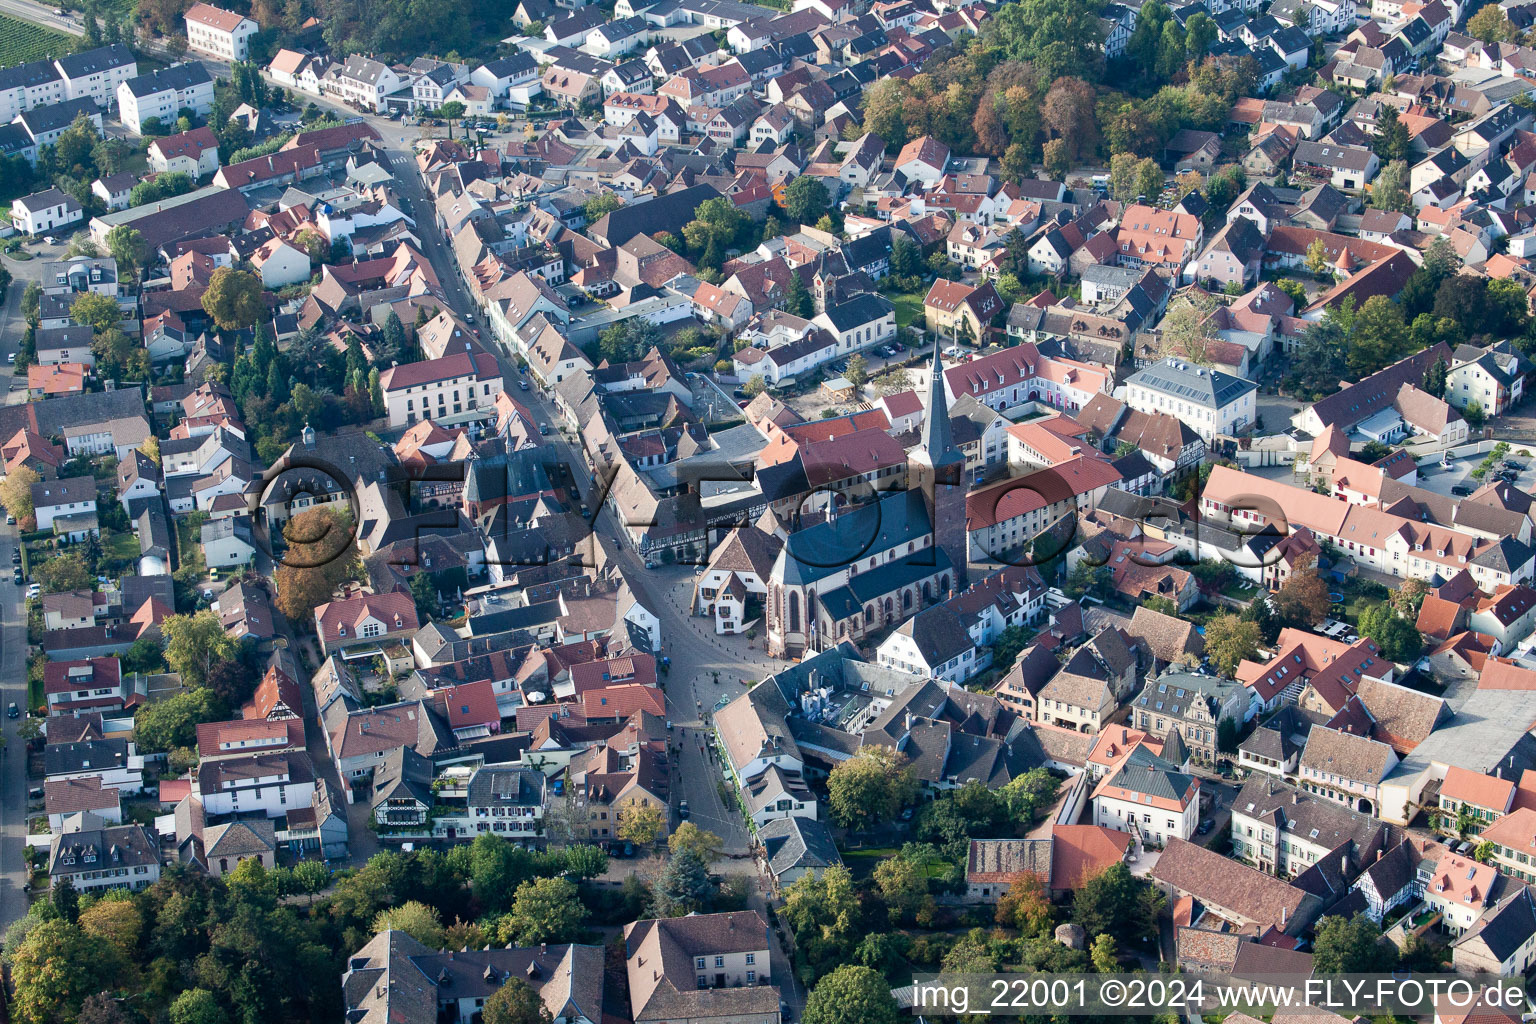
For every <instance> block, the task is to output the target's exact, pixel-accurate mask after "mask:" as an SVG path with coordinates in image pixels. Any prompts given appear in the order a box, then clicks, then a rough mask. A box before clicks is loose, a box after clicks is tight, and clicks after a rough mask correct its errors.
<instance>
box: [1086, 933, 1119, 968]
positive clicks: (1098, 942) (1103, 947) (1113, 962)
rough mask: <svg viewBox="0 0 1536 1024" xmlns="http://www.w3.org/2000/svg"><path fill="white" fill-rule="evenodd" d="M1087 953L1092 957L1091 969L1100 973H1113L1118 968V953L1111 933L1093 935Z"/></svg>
mask: <svg viewBox="0 0 1536 1024" xmlns="http://www.w3.org/2000/svg"><path fill="white" fill-rule="evenodd" d="M1088 954H1089V956H1090V957H1092V958H1093V969H1094V970H1096V971H1098V972H1099V973H1100V974H1113V973H1115V972H1116V971H1118V970H1119V969H1120V953H1119V950H1117V949H1116V948H1115V937H1114V936H1113V935H1108V934H1105V935H1095V936H1094V937H1093V947H1092V948H1091V949H1090V950H1089V951H1088Z"/></svg>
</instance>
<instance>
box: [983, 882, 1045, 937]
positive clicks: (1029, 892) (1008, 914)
mask: <svg viewBox="0 0 1536 1024" xmlns="http://www.w3.org/2000/svg"><path fill="white" fill-rule="evenodd" d="M995 917H996V919H997V923H998V924H1000V925H1004V926H1006V927H1010V928H1017V929H1018V930H1019V931H1020V932H1021V933H1022V934H1023V936H1024V937H1025V938H1043V937H1045V936H1047V935H1049V934H1050V933H1051V927H1052V926H1053V925H1054V923H1055V910H1054V909H1053V908H1052V906H1051V897H1050V894H1049V893H1047V892H1046V891H1045V883H1044V882H1042V881H1041V880H1040V876H1039V875H1037V874H1035V873H1034V872H1033V871H1026V872H1025V873H1024V874H1022V875H1020V876H1019V877H1018V878H1017V879H1015V880H1014V883H1013V884H1012V885H1010V886H1009V887H1008V891H1007V892H1006V893H1004V894H1003V897H1002V899H1000V900H998V901H997V911H996V914H995Z"/></svg>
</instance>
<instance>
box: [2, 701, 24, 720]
mask: <svg viewBox="0 0 1536 1024" xmlns="http://www.w3.org/2000/svg"><path fill="white" fill-rule="evenodd" d="M5 717H6V718H20V717H21V709H20V708H18V707H17V706H16V702H15V701H11V702H10V703H9V704H7V705H6V706H5Z"/></svg>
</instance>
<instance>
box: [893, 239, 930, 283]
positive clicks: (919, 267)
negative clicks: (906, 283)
mask: <svg viewBox="0 0 1536 1024" xmlns="http://www.w3.org/2000/svg"><path fill="white" fill-rule="evenodd" d="M922 272H923V250H922V247H921V246H919V245H918V244H917V243H916V242H914V241H912V239H911V238H908V237H907V234H906V232H904V231H893V232H892V233H891V273H892V274H894V275H896V276H897V277H916V276H918V275H919V274H921V273H922Z"/></svg>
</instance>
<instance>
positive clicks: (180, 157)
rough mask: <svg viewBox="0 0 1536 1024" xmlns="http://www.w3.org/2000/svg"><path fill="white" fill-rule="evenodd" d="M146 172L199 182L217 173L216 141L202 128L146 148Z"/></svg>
mask: <svg viewBox="0 0 1536 1024" xmlns="http://www.w3.org/2000/svg"><path fill="white" fill-rule="evenodd" d="M146 155H147V156H148V157H149V168H150V170H152V171H158V172H160V173H161V174H167V173H170V172H173V171H179V172H181V173H182V174H186V175H189V176H191V177H192V178H194V179H196V180H199V181H200V180H202V179H204V178H207V177H208V176H209V175H211V174H213V173H215V172H216V171H218V169H219V140H218V137H217V136H215V135H214V134H213V129H212V128H209V127H207V126H206V125H205V126H203V127H201V128H194V129H192V130H191V131H189V132H181V133H180V134H177V135H169V136H166V137H165V138H163V139H156V140H155V141H153V142H151V143H150V144H149V149H148V151H147V154H146Z"/></svg>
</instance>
